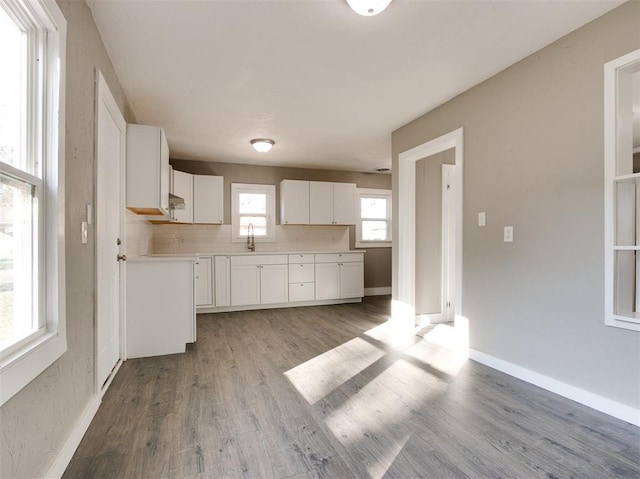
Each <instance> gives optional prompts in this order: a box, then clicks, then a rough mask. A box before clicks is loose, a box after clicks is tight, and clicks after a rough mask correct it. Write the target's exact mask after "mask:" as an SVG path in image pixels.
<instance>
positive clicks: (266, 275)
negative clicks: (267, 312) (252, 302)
mask: <svg viewBox="0 0 640 479" xmlns="http://www.w3.org/2000/svg"><path fill="white" fill-rule="evenodd" d="M288 301H289V266H288V265H286V264H265V265H262V266H260V304H275V303H286V302H288Z"/></svg>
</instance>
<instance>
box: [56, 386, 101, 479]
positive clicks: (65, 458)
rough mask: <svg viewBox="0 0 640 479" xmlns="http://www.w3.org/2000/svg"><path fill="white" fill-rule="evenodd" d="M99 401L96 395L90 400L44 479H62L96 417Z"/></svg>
mask: <svg viewBox="0 0 640 479" xmlns="http://www.w3.org/2000/svg"><path fill="white" fill-rule="evenodd" d="M100 401H101V399H100V396H99V395H97V394H96V395H94V396H93V397H92V398H91V400H90V401H89V404H87V407H86V408H85V410H84V411H83V412H82V415H81V416H80V419H78V422H76V425H75V426H74V428H73V429H72V431H71V434H69V437H68V438H67V440H66V441H65V443H64V445H63V446H62V449H60V452H58V456H57V457H56V458H55V460H54V461H53V464H51V467H49V470H48V471H47V473H46V474H45V476H44V477H46V478H47V479H59V478H61V477H62V475H63V474H64V471H65V469H66V468H67V466H68V465H69V463H70V462H71V458H72V457H73V455H74V453H75V452H76V449H78V446H79V445H80V441H82V438H83V436H84V433H85V432H87V429H89V424H91V421H92V420H93V417H94V416H95V415H96V412H98V407H99V406H100Z"/></svg>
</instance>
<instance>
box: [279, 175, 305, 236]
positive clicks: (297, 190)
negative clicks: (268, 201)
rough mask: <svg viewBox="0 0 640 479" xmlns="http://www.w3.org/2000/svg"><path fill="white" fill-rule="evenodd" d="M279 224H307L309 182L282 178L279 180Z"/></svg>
mask: <svg viewBox="0 0 640 479" xmlns="http://www.w3.org/2000/svg"><path fill="white" fill-rule="evenodd" d="M280 224H282V225H308V224H309V182H308V181H300V180H282V181H281V182H280Z"/></svg>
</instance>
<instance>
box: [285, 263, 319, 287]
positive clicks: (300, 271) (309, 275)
mask: <svg viewBox="0 0 640 479" xmlns="http://www.w3.org/2000/svg"><path fill="white" fill-rule="evenodd" d="M314 276H315V265H314V264H303V263H300V264H290V265H289V283H313V281H314Z"/></svg>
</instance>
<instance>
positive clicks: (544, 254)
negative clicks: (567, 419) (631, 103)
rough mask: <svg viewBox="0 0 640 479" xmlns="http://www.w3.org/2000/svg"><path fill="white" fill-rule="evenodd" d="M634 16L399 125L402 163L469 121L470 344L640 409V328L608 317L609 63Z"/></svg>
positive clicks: (589, 30)
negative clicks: (607, 321) (508, 236)
mask: <svg viewBox="0 0 640 479" xmlns="http://www.w3.org/2000/svg"><path fill="white" fill-rule="evenodd" d="M638 25H640V3H639V2H628V3H626V4H623V5H622V6H621V7H619V8H617V9H615V10H613V11H612V12H610V13H609V14H607V15H605V16H603V17H601V18H599V19H597V20H595V21H594V22H592V23H590V24H588V25H586V26H584V27H582V28H580V29H578V30H576V31H575V32H573V33H571V34H569V35H567V36H565V37H563V38H561V39H560V40H558V41H556V42H555V43H553V44H551V45H549V46H548V47H546V48H544V49H542V50H540V51H538V52H537V53H534V54H533V55H531V56H529V57H528V58H526V59H524V60H523V61H521V62H519V63H517V64H515V65H513V66H512V67H510V68H508V69H506V70H505V71H503V72H501V73H499V74H498V75H496V76H494V77H493V78H491V79H489V80H487V81H485V82H484V83H482V84H480V85H479V86H477V87H475V88H472V89H470V90H468V91H467V92H465V93H463V94H461V95H460V96H458V97H456V98H454V99H453V100H451V101H449V102H448V103H446V104H444V105H442V106H441V107H439V108H437V109H435V110H433V111H432V112H430V113H427V114H425V115H424V116H422V117H420V118H418V119H417V120H415V121H413V122H411V123H409V124H408V125H406V126H404V127H402V128H400V129H399V130H397V131H395V132H394V133H393V137H392V144H393V170H394V171H398V170H397V168H398V154H399V153H400V152H402V151H405V150H408V149H410V148H412V147H414V146H416V145H419V144H422V143H424V142H426V141H429V140H431V139H434V138H437V137H439V136H441V135H443V134H445V133H448V132H450V131H453V130H455V129H457V128H460V127H464V219H463V227H464V236H463V311H462V313H463V315H464V316H465V317H467V318H468V319H469V322H470V343H471V347H472V348H474V349H476V350H479V351H482V352H484V353H487V354H490V355H493V356H495V357H498V358H500V359H503V360H506V361H509V362H511V363H514V364H517V365H520V366H523V367H525V368H528V369H531V370H533V371H537V372H539V373H541V374H543V375H546V376H550V377H552V378H556V379H558V380H560V381H563V382H566V383H569V384H572V385H574V386H577V387H579V388H583V389H585V390H588V391H592V392H594V393H596V394H599V395H602V396H605V397H607V398H610V399H612V400H615V401H619V402H621V403H623V404H626V405H630V406H632V407H635V408H640V371H639V368H640V333H637V332H632V331H627V330H622V329H616V328H612V327H607V326H605V325H604V323H603V321H604V318H603V307H604V306H603V297H604V259H603V258H604V254H603V250H604V243H603V241H604V239H603V227H604V226H603V224H604V216H603V215H604V204H603V201H604V200H603V195H604V173H603V171H604V168H603V109H604V108H603V102H604V100H603V65H604V63H605V62H607V61H609V60H611V59H614V58H617V57H619V56H621V55H623V54H626V53H628V52H630V51H632V50H635V49H637V48H640V29H639V28H638ZM399 88H400V86H399ZM417 101H419V99H417ZM397 192H398V185H397V178H395V177H394V196H395V197H396V198H397ZM394 209H395V212H397V209H398V204H397V201H394ZM480 211H486V213H487V226H486V227H484V228H479V227H478V226H477V214H478V212H480ZM505 225H513V226H514V238H515V241H514V242H513V243H503V242H502V228H503V226H505ZM394 234H395V236H394V238H397V231H395V232H394ZM393 255H394V284H395V283H396V281H395V279H396V278H397V276H396V275H397V271H396V267H395V264H396V262H397V251H395V249H394V252H393Z"/></svg>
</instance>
